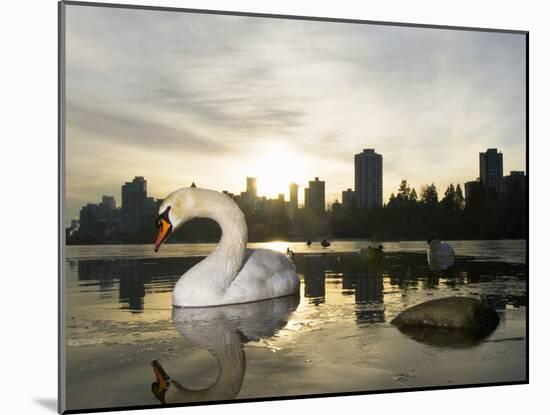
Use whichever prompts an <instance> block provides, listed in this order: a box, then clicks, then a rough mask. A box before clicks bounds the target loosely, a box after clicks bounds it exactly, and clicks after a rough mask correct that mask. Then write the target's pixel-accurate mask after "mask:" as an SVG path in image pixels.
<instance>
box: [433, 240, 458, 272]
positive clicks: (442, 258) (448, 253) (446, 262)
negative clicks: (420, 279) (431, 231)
mask: <svg viewBox="0 0 550 415" xmlns="http://www.w3.org/2000/svg"><path fill="white" fill-rule="evenodd" d="M427 254H428V265H429V266H430V269H431V270H432V271H440V270H443V269H446V268H449V267H450V266H451V265H453V264H454V262H455V251H454V249H453V247H452V246H451V245H450V244H449V243H447V242H441V241H440V240H439V239H431V238H429V239H428V250H427Z"/></svg>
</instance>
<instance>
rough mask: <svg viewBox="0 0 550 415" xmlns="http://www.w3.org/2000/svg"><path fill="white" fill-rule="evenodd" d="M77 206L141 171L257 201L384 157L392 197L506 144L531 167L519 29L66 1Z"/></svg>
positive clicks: (70, 149)
mask: <svg viewBox="0 0 550 415" xmlns="http://www.w3.org/2000/svg"><path fill="white" fill-rule="evenodd" d="M66 29H67V34H66V41H67V49H66V51H67V55H66V64H67V66H66V73H67V78H66V79H67V95H66V96H67V140H66V146H67V170H66V174H67V176H66V177H67V192H66V194H67V215H66V219H70V218H72V217H77V216H78V210H79V208H80V207H81V206H82V205H84V204H86V203H88V202H97V201H99V200H100V199H101V195H104V194H105V195H113V196H115V197H116V199H117V204H118V205H120V202H121V200H120V186H121V184H122V183H123V182H125V181H128V180H131V179H132V178H133V177H134V176H144V177H145V178H146V179H147V181H148V189H149V195H150V196H154V197H158V198H162V197H164V196H165V195H166V194H168V193H169V192H171V191H173V190H175V189H177V188H180V187H183V186H189V185H190V184H191V182H193V181H194V182H195V183H196V184H197V186H199V187H205V188H211V189H216V190H229V191H231V192H234V193H238V192H240V191H242V190H244V188H245V184H246V183H245V177H246V176H254V177H257V178H258V192H259V194H260V195H266V196H270V197H273V196H275V195H276V194H277V193H285V195H286V197H287V198H288V183H289V182H291V181H294V182H296V183H298V184H299V185H300V192H299V193H300V201H303V187H304V186H305V185H307V181H308V180H313V178H314V177H315V176H319V178H320V179H321V180H325V181H326V191H327V195H326V196H327V197H326V198H327V202H328V201H331V200H334V199H335V198H338V199H340V198H341V191H342V190H344V189H346V188H349V187H350V188H353V184H354V176H353V156H354V154H355V153H358V152H360V151H362V149H364V148H374V149H376V151H377V152H378V153H380V154H382V155H383V157H384V200H385V201H387V199H388V197H389V195H390V193H391V192H394V191H395V190H396V189H397V187H398V185H399V182H400V180H401V179H402V178H406V179H407V180H408V181H409V183H410V184H411V185H412V186H414V187H416V189H417V191H418V190H419V189H420V187H421V186H422V185H423V184H425V183H432V182H434V183H435V184H436V186H437V187H438V190H439V192H440V194H442V193H443V191H444V189H445V187H446V186H447V185H448V184H449V183H450V182H453V183H461V185H462V184H463V183H464V182H465V181H468V180H473V179H475V178H476V177H477V176H478V175H479V164H478V163H479V161H478V160H479V159H478V157H479V156H478V153H479V152H480V151H485V150H486V149H487V148H489V147H498V149H499V150H500V151H502V152H503V154H504V172H505V174H508V172H509V171H510V170H525V147H526V143H525V123H526V120H525V91H526V88H525V87H526V85H525V37H524V35H520V34H503V33H484V32H471V31H456V30H439V29H425V28H405V27H394V26H380V25H365V24H346V23H327V22H312V21H301V20H281V19H266V18H254V17H235V16H216V15H206V14H189V13H175V12H161V11H144V10H125V9H115V8H99V7H89V6H76V5H69V6H67V24H66Z"/></svg>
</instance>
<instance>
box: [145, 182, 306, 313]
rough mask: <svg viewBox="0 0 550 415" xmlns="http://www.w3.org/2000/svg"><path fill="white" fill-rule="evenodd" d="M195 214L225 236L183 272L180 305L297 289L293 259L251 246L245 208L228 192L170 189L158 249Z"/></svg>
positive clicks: (176, 300)
mask: <svg viewBox="0 0 550 415" xmlns="http://www.w3.org/2000/svg"><path fill="white" fill-rule="evenodd" d="M194 218H210V219H213V220H215V221H216V222H218V224H219V225H220V228H221V230H222V237H221V239H220V242H219V243H218V246H217V247H216V249H214V251H213V252H212V253H211V254H210V255H208V257H206V258H205V259H204V260H203V261H201V262H199V263H198V264H196V265H195V266H193V267H192V268H191V269H190V270H189V271H187V272H186V273H185V274H183V275H182V276H181V277H180V279H179V280H178V282H177V283H176V286H175V287H174V291H173V293H172V303H173V305H174V306H176V307H208V306H218V305H226V304H239V303H247V302H252V301H259V300H265V299H268V298H277V297H283V296H286V295H291V294H297V293H299V291H300V279H299V278H298V275H297V274H296V268H295V266H294V264H293V263H292V261H291V260H290V259H288V258H287V257H286V256H285V255H283V254H281V253H278V252H275V251H271V250H267V249H246V243H247V241H248V230H247V227H246V221H245V218H244V215H243V212H242V211H241V210H240V209H239V207H238V206H237V204H236V203H235V201H234V200H233V199H231V198H230V197H229V196H227V195H225V194H223V193H219V192H216V191H214V190H207V189H199V188H194V187H187V188H183V189H179V190H176V191H175V192H173V193H171V194H169V195H168V196H167V197H166V198H165V199H164V200H163V202H162V204H161V206H160V208H159V217H158V219H157V223H156V225H157V227H158V228H159V233H158V236H157V239H156V240H155V251H157V250H158V249H159V248H160V246H161V244H162V243H163V242H164V241H166V240H167V239H168V237H169V236H170V235H171V234H172V233H173V231H174V230H175V229H177V228H178V227H180V226H181V225H183V224H184V223H185V222H188V221H189V220H191V219H194Z"/></svg>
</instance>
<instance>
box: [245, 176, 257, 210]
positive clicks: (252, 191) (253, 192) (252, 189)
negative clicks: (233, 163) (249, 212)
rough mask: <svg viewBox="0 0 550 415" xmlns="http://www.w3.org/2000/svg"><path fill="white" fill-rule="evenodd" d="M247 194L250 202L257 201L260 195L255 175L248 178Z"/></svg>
mask: <svg viewBox="0 0 550 415" xmlns="http://www.w3.org/2000/svg"><path fill="white" fill-rule="evenodd" d="M246 195H247V197H248V202H249V203H250V204H253V203H255V202H256V198H257V197H258V188H257V185H256V178H255V177H247V178H246Z"/></svg>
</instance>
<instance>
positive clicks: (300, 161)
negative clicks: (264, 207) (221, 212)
mask: <svg viewBox="0 0 550 415" xmlns="http://www.w3.org/2000/svg"><path fill="white" fill-rule="evenodd" d="M259 151H260V153H259V154H257V157H256V159H255V162H254V165H253V166H252V168H251V175H252V176H253V177H256V179H257V186H258V195H259V196H266V197H269V198H275V197H277V195H278V194H279V193H284V194H285V199H286V200H288V185H289V184H290V183H298V184H301V183H304V182H305V168H306V166H305V163H306V162H305V159H304V158H302V157H300V156H299V154H298V153H297V152H296V151H295V150H294V149H292V148H290V147H288V146H284V145H271V146H267V147H265V148H264V149H262V150H259Z"/></svg>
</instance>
